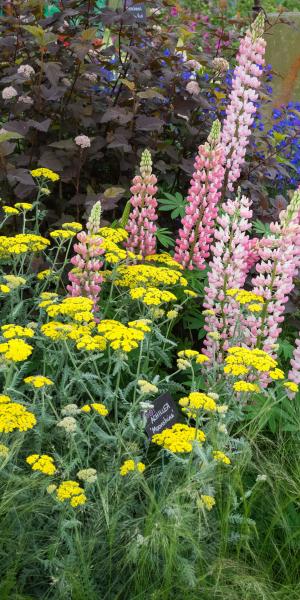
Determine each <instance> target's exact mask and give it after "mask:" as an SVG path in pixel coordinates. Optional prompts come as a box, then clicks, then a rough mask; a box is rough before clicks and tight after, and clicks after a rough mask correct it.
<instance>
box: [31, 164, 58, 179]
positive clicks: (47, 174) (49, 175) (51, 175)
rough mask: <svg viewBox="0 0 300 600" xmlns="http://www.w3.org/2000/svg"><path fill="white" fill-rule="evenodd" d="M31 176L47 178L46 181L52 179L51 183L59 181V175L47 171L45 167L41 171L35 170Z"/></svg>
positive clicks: (49, 170)
mask: <svg viewBox="0 0 300 600" xmlns="http://www.w3.org/2000/svg"><path fill="white" fill-rule="evenodd" d="M30 174H31V175H32V177H45V179H50V181H58V180H59V175H58V174H57V173H54V171H51V169H47V168H44V167H42V168H39V169H33V171H30Z"/></svg>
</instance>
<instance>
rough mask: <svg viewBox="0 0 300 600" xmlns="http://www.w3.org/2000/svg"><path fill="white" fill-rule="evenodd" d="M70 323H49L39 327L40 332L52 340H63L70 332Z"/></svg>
mask: <svg viewBox="0 0 300 600" xmlns="http://www.w3.org/2000/svg"><path fill="white" fill-rule="evenodd" d="M72 329H73V327H72V325H71V323H60V322H59V321H50V322H49V323H45V324H44V325H42V326H41V332H42V334H43V335H45V336H46V337H48V338H51V339H52V340H64V339H66V338H67V337H68V334H69V333H71V332H72Z"/></svg>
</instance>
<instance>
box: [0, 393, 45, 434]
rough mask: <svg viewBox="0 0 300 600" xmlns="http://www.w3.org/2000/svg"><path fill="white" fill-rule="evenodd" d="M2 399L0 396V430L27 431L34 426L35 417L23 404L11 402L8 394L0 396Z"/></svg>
mask: <svg viewBox="0 0 300 600" xmlns="http://www.w3.org/2000/svg"><path fill="white" fill-rule="evenodd" d="M5 398H7V399H8V400H7V399H6V400H5ZM2 399H3V400H2V401H1V396H0V432H3V433H10V432H11V431H14V430H18V431H27V429H32V428H33V427H34V425H35V424H36V418H35V416H34V415H33V414H32V413H31V412H30V411H29V410H27V408H25V406H22V404H19V403H18V402H11V400H10V398H9V397H8V396H2Z"/></svg>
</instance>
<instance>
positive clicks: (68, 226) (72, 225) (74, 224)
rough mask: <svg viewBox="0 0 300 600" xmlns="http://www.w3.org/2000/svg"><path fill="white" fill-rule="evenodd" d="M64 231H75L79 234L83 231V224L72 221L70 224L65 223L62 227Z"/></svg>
mask: <svg viewBox="0 0 300 600" xmlns="http://www.w3.org/2000/svg"><path fill="white" fill-rule="evenodd" d="M61 228H62V229H67V230H70V229H71V230H73V231H76V232H77V233H78V232H79V231H81V230H82V225H81V223H77V221H71V222H70V223H63V224H62V226H61Z"/></svg>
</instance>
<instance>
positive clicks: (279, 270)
mask: <svg viewBox="0 0 300 600" xmlns="http://www.w3.org/2000/svg"><path fill="white" fill-rule="evenodd" d="M299 214H300V188H299V189H298V190H297V191H296V192H295V193H294V195H293V198H292V200H291V203H290V205H289V206H288V208H287V210H286V211H284V212H282V213H281V215H280V221H279V222H277V223H271V225H270V231H271V235H270V236H269V237H268V238H265V240H264V243H263V244H261V245H260V246H259V250H258V252H259V256H260V261H259V262H258V263H257V265H256V272H257V275H256V276H255V277H254V279H253V280H252V285H253V292H254V293H256V294H259V295H261V296H262V297H263V298H264V306H263V310H262V312H261V314H260V315H259V316H256V317H254V316H253V315H251V316H249V317H248V318H247V319H246V320H245V328H247V335H246V343H247V345H248V346H250V347H254V346H255V347H258V348H261V349H262V350H264V351H265V352H268V353H270V354H271V355H272V356H274V357H275V356H276V349H277V346H276V344H277V340H278V337H279V335H280V333H281V331H282V328H281V323H282V321H283V320H284V311H285V306H286V303H287V301H288V298H289V294H290V293H291V291H292V289H293V287H294V279H295V276H296V274H297V272H298V270H299V267H300V225H299Z"/></svg>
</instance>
